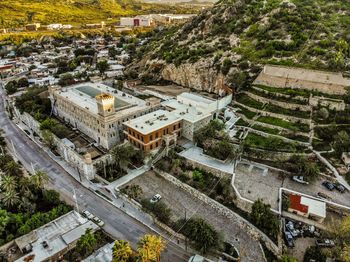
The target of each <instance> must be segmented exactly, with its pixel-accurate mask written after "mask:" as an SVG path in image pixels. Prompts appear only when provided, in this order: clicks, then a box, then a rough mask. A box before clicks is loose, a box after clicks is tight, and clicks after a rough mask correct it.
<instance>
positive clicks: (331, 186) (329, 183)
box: [322, 181, 335, 191]
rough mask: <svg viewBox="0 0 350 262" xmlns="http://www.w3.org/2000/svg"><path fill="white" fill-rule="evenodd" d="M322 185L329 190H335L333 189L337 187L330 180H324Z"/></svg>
mask: <svg viewBox="0 0 350 262" xmlns="http://www.w3.org/2000/svg"><path fill="white" fill-rule="evenodd" d="M322 185H323V186H324V187H325V188H327V189H328V190H329V191H333V189H334V188H335V186H334V184H333V183H331V182H329V181H323V183H322Z"/></svg>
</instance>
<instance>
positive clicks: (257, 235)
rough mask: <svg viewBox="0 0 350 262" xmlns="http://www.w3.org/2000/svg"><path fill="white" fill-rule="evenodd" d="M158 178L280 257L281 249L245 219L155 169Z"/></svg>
mask: <svg viewBox="0 0 350 262" xmlns="http://www.w3.org/2000/svg"><path fill="white" fill-rule="evenodd" d="M155 171H156V172H157V173H158V174H159V175H160V176H162V177H163V178H164V179H165V180H167V181H169V182H171V183H173V184H174V185H176V186H177V187H179V188H181V189H183V190H185V191H186V192H187V193H189V194H190V195H192V196H193V197H196V198H197V199H199V200H200V201H202V202H204V203H205V204H208V205H209V206H211V207H212V208H213V209H215V210H216V211H217V212H218V213H219V214H221V215H223V216H225V217H227V218H228V219H230V220H232V221H233V222H234V223H237V224H238V225H239V226H240V227H241V228H242V230H244V231H246V232H247V233H248V234H249V235H251V236H252V237H253V238H254V239H256V240H262V241H264V243H265V244H266V246H267V247H268V248H269V250H271V251H272V252H273V253H275V254H276V255H280V254H281V252H282V247H281V246H280V247H279V246H277V245H276V244H275V243H274V242H273V241H272V240H271V239H270V238H269V237H268V236H267V235H265V233H263V232H262V231H261V230H259V229H258V228H256V227H255V226H254V225H253V224H251V223H250V222H249V221H247V220H246V219H244V218H242V217H240V216H239V215H238V214H236V213H235V212H233V211H232V210H230V209H229V208H227V207H225V206H224V205H222V204H220V203H219V202H217V201H215V200H213V199H212V198H210V197H208V196H207V195H205V194H203V193H201V192H199V191H198V190H196V189H194V188H193V187H191V186H189V185H187V184H185V183H182V182H181V181H180V180H178V179H176V178H175V177H173V176H172V175H170V174H168V173H165V172H163V171H161V170H158V169H156V170H155Z"/></svg>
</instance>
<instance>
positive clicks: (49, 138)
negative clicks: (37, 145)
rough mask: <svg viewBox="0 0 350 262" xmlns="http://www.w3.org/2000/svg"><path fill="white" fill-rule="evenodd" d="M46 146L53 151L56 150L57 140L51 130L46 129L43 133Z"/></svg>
mask: <svg viewBox="0 0 350 262" xmlns="http://www.w3.org/2000/svg"><path fill="white" fill-rule="evenodd" d="M41 135H42V137H43V140H44V143H45V145H46V146H47V147H48V148H50V149H51V150H53V149H55V147H56V145H55V139H54V136H53V133H52V132H51V131H50V130H47V129H44V130H43V131H42V132H41Z"/></svg>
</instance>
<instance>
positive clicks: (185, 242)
mask: <svg viewBox="0 0 350 262" xmlns="http://www.w3.org/2000/svg"><path fill="white" fill-rule="evenodd" d="M185 223H187V210H186V208H185ZM185 250H186V251H187V236H185Z"/></svg>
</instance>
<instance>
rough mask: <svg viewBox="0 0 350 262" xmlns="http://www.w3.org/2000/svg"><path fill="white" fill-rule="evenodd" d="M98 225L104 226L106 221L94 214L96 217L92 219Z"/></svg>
mask: <svg viewBox="0 0 350 262" xmlns="http://www.w3.org/2000/svg"><path fill="white" fill-rule="evenodd" d="M92 220H93V221H94V222H95V223H96V224H97V225H98V226H100V227H103V226H104V224H105V222H103V221H102V220H101V219H100V218H99V217H97V216H94V218H93V219H92Z"/></svg>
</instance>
